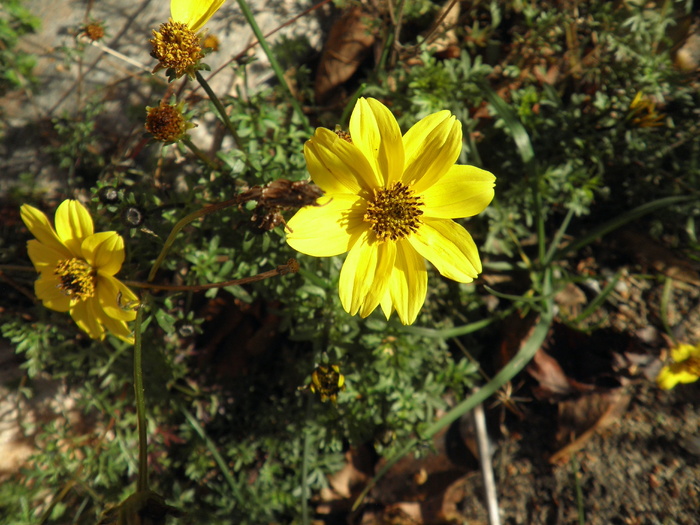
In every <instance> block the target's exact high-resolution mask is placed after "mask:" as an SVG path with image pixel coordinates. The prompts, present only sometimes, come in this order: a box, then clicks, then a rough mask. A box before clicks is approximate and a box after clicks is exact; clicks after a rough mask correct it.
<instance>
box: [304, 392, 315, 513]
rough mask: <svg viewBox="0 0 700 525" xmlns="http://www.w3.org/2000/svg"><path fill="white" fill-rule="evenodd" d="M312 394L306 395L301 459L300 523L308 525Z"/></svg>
mask: <svg viewBox="0 0 700 525" xmlns="http://www.w3.org/2000/svg"><path fill="white" fill-rule="evenodd" d="M313 399H314V398H313V397H312V396H306V422H307V423H306V429H305V430H304V448H303V451H302V460H301V523H302V525H309V484H308V480H309V455H310V453H311V430H310V428H311V426H310V425H309V424H308V422H309V421H310V419H311V418H310V416H311V403H312V402H313Z"/></svg>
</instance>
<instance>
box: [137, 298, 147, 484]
mask: <svg viewBox="0 0 700 525" xmlns="http://www.w3.org/2000/svg"><path fill="white" fill-rule="evenodd" d="M146 297H147V296H144V298H143V299H142V302H141V304H142V306H141V308H139V309H138V312H137V314H136V322H135V323H134V393H135V395H136V421H137V428H138V434H139V478H138V483H137V485H136V490H137V492H143V491H146V490H148V448H147V447H148V437H147V435H146V431H147V426H146V425H147V423H146V400H145V396H144V386H143V363H142V352H141V348H142V344H141V323H142V322H143V311H144V307H143V304H144V302H145V299H146Z"/></svg>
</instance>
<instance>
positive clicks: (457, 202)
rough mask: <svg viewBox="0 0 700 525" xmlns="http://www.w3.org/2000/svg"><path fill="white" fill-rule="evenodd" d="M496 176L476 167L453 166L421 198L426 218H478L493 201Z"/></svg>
mask: <svg viewBox="0 0 700 525" xmlns="http://www.w3.org/2000/svg"><path fill="white" fill-rule="evenodd" d="M495 181H496V177H494V176H493V175H492V174H491V173H489V172H488V171H485V170H482V169H479V168H476V167H474V166H452V167H451V168H450V169H449V170H448V171H447V173H446V174H445V175H444V176H443V177H441V178H440V179H439V180H438V181H437V182H435V183H434V184H433V185H432V186H430V187H429V188H428V189H427V190H425V191H424V192H423V194H422V195H421V197H422V199H423V204H424V207H423V213H424V214H425V216H426V217H435V218H441V219H461V218H463V217H471V216H473V215H477V214H478V213H481V212H482V211H484V209H486V207H487V206H488V205H489V203H490V202H491V201H492V200H493V195H494V189H493V188H494V185H495Z"/></svg>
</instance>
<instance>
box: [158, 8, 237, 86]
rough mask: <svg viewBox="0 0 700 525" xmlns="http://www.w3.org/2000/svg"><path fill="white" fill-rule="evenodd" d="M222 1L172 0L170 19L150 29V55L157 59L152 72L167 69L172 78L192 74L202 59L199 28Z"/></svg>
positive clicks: (192, 75)
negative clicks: (151, 34) (157, 28)
mask: <svg viewBox="0 0 700 525" xmlns="http://www.w3.org/2000/svg"><path fill="white" fill-rule="evenodd" d="M224 1H225V0H171V2H170V20H169V21H168V22H166V23H165V24H161V25H160V27H159V31H156V30H153V38H152V39H151V41H150V42H151V45H152V46H153V49H152V51H151V56H152V57H153V58H155V59H156V60H158V62H159V63H158V65H157V66H156V67H155V69H154V70H153V72H154V73H155V72H156V71H159V70H161V69H168V70H171V71H172V72H173V75H171V80H174V79H175V78H180V77H181V76H182V75H184V74H187V75H189V76H191V77H194V72H195V71H196V70H197V68H198V66H199V62H200V60H201V59H202V58H204V53H203V52H202V46H201V42H200V36H199V35H198V34H197V33H198V32H199V30H200V29H202V28H203V27H204V25H205V24H206V23H207V22H208V21H209V19H210V18H211V17H212V16H213V15H214V13H216V12H217V11H218V10H219V8H220V7H221V6H222V4H223V3H224Z"/></svg>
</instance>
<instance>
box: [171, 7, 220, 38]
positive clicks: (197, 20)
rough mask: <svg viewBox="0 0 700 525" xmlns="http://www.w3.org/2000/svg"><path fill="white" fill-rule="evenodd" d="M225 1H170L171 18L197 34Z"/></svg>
mask: <svg viewBox="0 0 700 525" xmlns="http://www.w3.org/2000/svg"><path fill="white" fill-rule="evenodd" d="M224 1H225V0H170V17H171V18H172V19H173V20H174V21H175V22H181V23H183V24H187V27H189V28H190V29H191V30H192V31H193V32H195V33H196V32H197V31H199V30H200V29H202V27H204V24H206V23H207V22H208V21H209V19H210V18H211V17H212V16H213V15H214V13H216V12H217V11H218V10H219V8H220V7H221V5H222V4H223V3H224Z"/></svg>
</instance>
